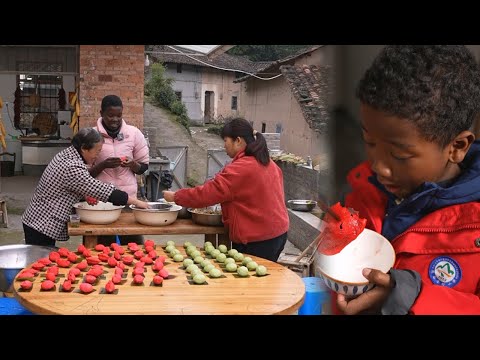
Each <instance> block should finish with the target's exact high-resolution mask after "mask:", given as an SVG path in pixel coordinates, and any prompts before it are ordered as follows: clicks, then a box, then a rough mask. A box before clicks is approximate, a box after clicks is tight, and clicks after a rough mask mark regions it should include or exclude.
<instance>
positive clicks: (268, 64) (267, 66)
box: [233, 45, 322, 83]
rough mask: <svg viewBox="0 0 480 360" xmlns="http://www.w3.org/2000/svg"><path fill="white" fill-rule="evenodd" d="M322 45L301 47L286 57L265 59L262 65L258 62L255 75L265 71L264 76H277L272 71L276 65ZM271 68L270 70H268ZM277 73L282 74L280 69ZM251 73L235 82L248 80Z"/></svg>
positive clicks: (260, 74)
mask: <svg viewBox="0 0 480 360" xmlns="http://www.w3.org/2000/svg"><path fill="white" fill-rule="evenodd" d="M321 47H322V45H312V46H309V47H307V48H304V49H300V50H299V51H297V52H296V53H294V54H293V55H289V56H287V57H284V58H283V59H279V60H277V61H264V62H263V63H264V64H263V65H260V63H258V64H259V65H258V67H257V70H256V72H255V73H254V74H255V75H258V76H262V74H263V73H265V72H268V75H265V76H263V77H271V76H275V75H274V74H272V71H273V70H274V69H273V68H274V67H275V66H279V65H281V64H285V63H288V62H289V61H292V60H295V59H296V58H298V57H300V56H302V55H305V54H308V53H311V52H313V51H315V50H317V49H319V48H321ZM267 70H269V71H267ZM276 72H277V74H280V71H276ZM250 76H251V75H245V76H242V77H240V78H238V79H235V80H234V81H233V82H235V83H237V82H242V81H245V80H247V79H248V78H249V77H250Z"/></svg>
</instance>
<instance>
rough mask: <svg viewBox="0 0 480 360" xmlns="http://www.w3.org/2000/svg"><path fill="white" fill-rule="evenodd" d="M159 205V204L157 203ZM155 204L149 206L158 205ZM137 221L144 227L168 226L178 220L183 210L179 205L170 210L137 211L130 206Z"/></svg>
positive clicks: (133, 206)
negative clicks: (179, 213)
mask: <svg viewBox="0 0 480 360" xmlns="http://www.w3.org/2000/svg"><path fill="white" fill-rule="evenodd" d="M157 203H158V202H157ZM157 203H155V202H152V203H149V204H157ZM130 209H132V212H133V216H134V217H135V220H136V221H137V222H138V223H140V224H143V225H149V226H166V225H170V224H171V223H173V222H174V221H175V220H177V216H178V212H179V211H180V210H182V207H181V206H179V205H172V207H171V208H170V209H169V210H153V209H137V208H136V207H135V205H130Z"/></svg>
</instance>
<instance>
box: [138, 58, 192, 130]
mask: <svg viewBox="0 0 480 360" xmlns="http://www.w3.org/2000/svg"><path fill="white" fill-rule="evenodd" d="M151 72H152V77H151V79H150V80H149V81H147V82H145V95H147V96H148V97H149V98H150V100H151V102H152V103H153V104H154V105H156V106H160V107H163V108H165V109H167V110H170V111H171V112H172V113H173V114H175V115H176V116H175V120H176V121H177V122H179V123H180V124H182V125H183V126H184V127H185V128H186V129H187V130H189V131H190V119H189V118H188V115H187V108H186V106H185V104H184V103H182V102H181V101H178V99H177V96H176V95H175V91H174V90H173V88H172V81H173V79H172V78H167V77H166V76H165V67H164V66H163V65H162V64H160V63H155V64H152V66H151Z"/></svg>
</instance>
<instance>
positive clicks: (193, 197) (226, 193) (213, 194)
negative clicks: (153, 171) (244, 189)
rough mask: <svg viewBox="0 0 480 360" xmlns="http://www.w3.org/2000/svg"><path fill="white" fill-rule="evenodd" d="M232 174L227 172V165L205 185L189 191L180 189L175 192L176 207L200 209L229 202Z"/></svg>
mask: <svg viewBox="0 0 480 360" xmlns="http://www.w3.org/2000/svg"><path fill="white" fill-rule="evenodd" d="M234 176H235V175H234V174H233V173H231V172H229V171H228V165H227V167H225V169H224V170H223V171H222V172H220V173H218V174H217V175H216V176H215V177H214V178H213V179H212V180H209V181H207V182H206V183H205V184H203V185H200V186H196V187H194V188H190V189H180V190H178V191H176V192H175V198H174V200H175V203H176V204H178V205H182V206H186V207H192V208H202V207H205V206H210V205H215V204H218V203H223V202H227V201H231V200H232V199H233V192H232V191H231V187H232V184H233V180H234ZM237 176H238V175H237Z"/></svg>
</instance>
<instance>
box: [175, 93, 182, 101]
mask: <svg viewBox="0 0 480 360" xmlns="http://www.w3.org/2000/svg"><path fill="white" fill-rule="evenodd" d="M175 96H176V97H177V100H178V101H182V92H181V91H175Z"/></svg>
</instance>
